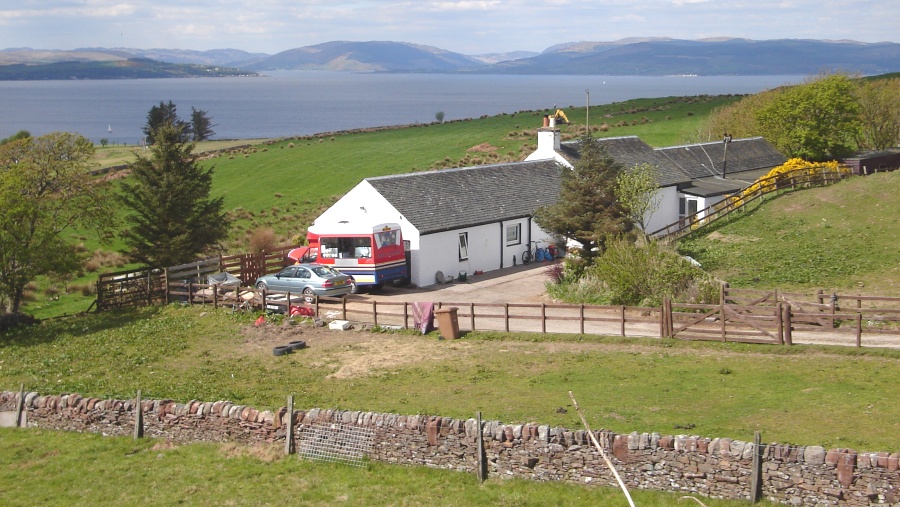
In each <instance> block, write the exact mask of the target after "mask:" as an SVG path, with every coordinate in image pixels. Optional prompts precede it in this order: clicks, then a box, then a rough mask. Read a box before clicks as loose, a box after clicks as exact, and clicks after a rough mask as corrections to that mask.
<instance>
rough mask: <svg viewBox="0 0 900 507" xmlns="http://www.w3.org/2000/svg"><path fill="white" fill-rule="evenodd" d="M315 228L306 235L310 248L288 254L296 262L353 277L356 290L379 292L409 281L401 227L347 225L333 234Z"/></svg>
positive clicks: (335, 229) (331, 230) (386, 224)
mask: <svg viewBox="0 0 900 507" xmlns="http://www.w3.org/2000/svg"><path fill="white" fill-rule="evenodd" d="M313 227H314V226H313ZM313 227H310V228H309V231H308V233H307V235H306V238H307V240H308V242H309V246H308V247H303V248H297V249H295V250H293V251H291V252H290V253H289V254H288V256H289V257H290V258H291V259H293V260H294V261H296V262H316V263H319V264H324V265H326V266H330V267H333V268H335V269H337V270H338V271H340V272H341V273H345V274H348V275H350V276H352V277H353V282H354V283H355V284H356V286H357V287H366V286H369V287H373V288H376V289H377V288H380V287H381V286H382V285H384V284H386V283H393V282H400V281H405V280H408V279H409V267H408V265H407V255H406V253H407V252H406V250H407V248H405V245H404V242H403V235H402V233H401V232H400V225H399V224H393V223H385V224H378V225H375V226H365V227H361V226H354V225H353V224H350V223H346V222H344V223H340V224H338V225H337V226H336V227H334V229H330V230H313Z"/></svg>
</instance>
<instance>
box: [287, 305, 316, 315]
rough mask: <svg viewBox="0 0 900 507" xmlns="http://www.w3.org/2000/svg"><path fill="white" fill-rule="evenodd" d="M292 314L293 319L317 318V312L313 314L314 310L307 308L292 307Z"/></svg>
mask: <svg viewBox="0 0 900 507" xmlns="http://www.w3.org/2000/svg"><path fill="white" fill-rule="evenodd" d="M290 314H291V317H295V316H297V315H302V316H303V317H313V316H315V312H313V309H312V308H308V307H306V306H291V311H290Z"/></svg>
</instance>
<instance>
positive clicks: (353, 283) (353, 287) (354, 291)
mask: <svg viewBox="0 0 900 507" xmlns="http://www.w3.org/2000/svg"><path fill="white" fill-rule="evenodd" d="M350 294H359V285H356V280H354V279H352V278H351V279H350Z"/></svg>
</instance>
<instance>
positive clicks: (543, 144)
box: [525, 116, 572, 169]
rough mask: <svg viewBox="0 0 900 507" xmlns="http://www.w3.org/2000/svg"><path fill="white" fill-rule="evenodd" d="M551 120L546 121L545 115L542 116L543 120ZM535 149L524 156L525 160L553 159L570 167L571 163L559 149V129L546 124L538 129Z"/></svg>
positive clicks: (548, 122)
mask: <svg viewBox="0 0 900 507" xmlns="http://www.w3.org/2000/svg"><path fill="white" fill-rule="evenodd" d="M552 121H553V120H552V119H550V121H547V117H546V116H545V117H544V122H545V123H547V124H550V122H552ZM537 137H538V138H537V141H538V143H537V144H538V145H537V149H536V150H534V153H532V154H531V155H528V156H527V157H525V160H547V159H554V160H556V161H557V162H559V163H560V164H562V165H564V166H566V167H568V168H570V169H571V168H572V164H570V163H569V161H567V160H566V159H565V157H563V156H562V154H561V153H560V152H559V151H560V140H561V138H562V136H561V134H560V132H559V129H558V128H556V127H555V126H546V127H541V128H539V129H538V135H537Z"/></svg>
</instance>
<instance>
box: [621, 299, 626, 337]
mask: <svg viewBox="0 0 900 507" xmlns="http://www.w3.org/2000/svg"><path fill="white" fill-rule="evenodd" d="M621 331H622V336H625V305H622V330H621Z"/></svg>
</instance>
